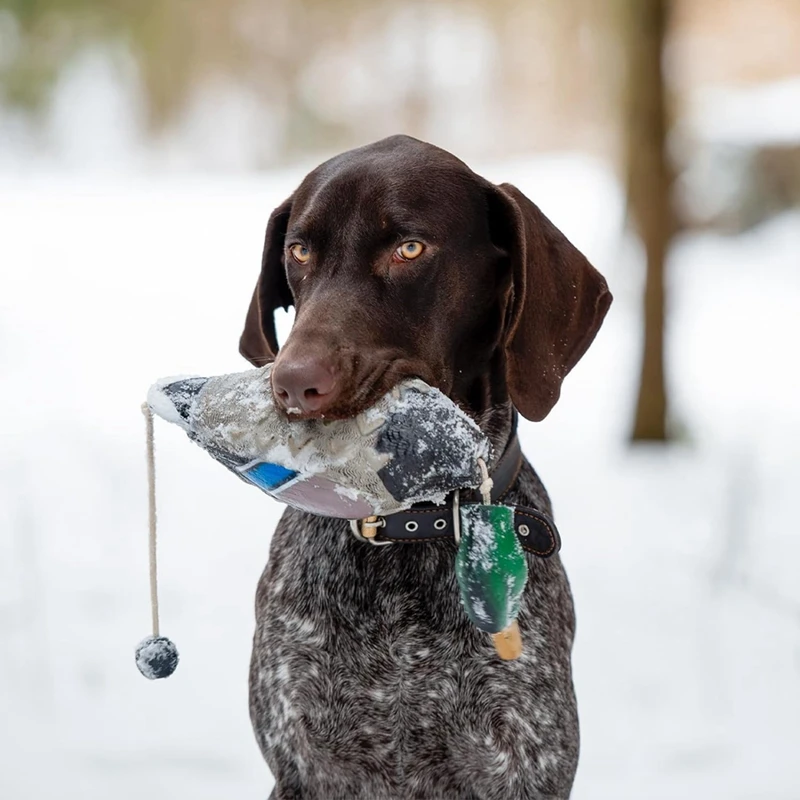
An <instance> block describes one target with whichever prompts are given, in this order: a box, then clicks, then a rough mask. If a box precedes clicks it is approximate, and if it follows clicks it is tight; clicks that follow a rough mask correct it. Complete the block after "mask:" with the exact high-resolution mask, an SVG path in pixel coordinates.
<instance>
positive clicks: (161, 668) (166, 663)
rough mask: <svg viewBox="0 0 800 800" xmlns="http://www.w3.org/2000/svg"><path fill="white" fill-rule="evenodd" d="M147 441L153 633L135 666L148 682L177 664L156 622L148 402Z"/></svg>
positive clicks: (175, 650) (142, 645)
mask: <svg viewBox="0 0 800 800" xmlns="http://www.w3.org/2000/svg"><path fill="white" fill-rule="evenodd" d="M142 414H144V419H145V439H146V442H147V496H148V497H147V499H148V503H147V506H148V528H149V536H148V551H149V556H150V610H151V612H152V622H153V634H152V636H148V637H147V638H146V639H142V641H141V642H139V644H138V646H137V647H136V666H137V667H138V668H139V672H141V673H142V675H144V677H145V678H147V679H148V680H151V681H155V680H158V679H159V678H168V677H169V676H170V675H172V673H173V672H175V668H176V667H177V666H178V661H179V656H178V648H177V647H175V645H174V643H173V642H172V640H170V639H168V638H167V637H166V636H161V635H160V633H159V624H158V569H157V561H156V524H157V517H156V455H155V439H154V436H153V414H152V412H151V411H150V407H149V406H148V405H147V403H143V404H142Z"/></svg>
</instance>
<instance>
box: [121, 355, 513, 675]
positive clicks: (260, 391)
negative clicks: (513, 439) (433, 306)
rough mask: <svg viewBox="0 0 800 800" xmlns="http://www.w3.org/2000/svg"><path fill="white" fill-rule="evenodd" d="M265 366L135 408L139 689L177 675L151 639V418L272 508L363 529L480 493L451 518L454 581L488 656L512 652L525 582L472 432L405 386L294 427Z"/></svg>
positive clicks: (188, 384)
mask: <svg viewBox="0 0 800 800" xmlns="http://www.w3.org/2000/svg"><path fill="white" fill-rule="evenodd" d="M270 370H271V365H267V366H266V367H262V368H261V369H255V370H248V371H246V372H239V373H234V374H230V375H221V376H217V377H210V378H201V377H187V378H166V379H162V380H160V381H158V382H157V383H156V384H155V385H154V386H152V387H151V389H150V391H149V392H148V396H147V403H146V404H145V405H144V406H143V411H144V412H145V417H146V419H147V424H148V468H149V469H148V472H149V475H150V502H151V513H150V534H151V546H150V555H151V600H152V603H153V636H152V637H148V638H147V639H145V640H144V641H143V642H142V643H140V645H139V647H138V648H137V653H136V662H137V665H138V666H139V669H140V671H141V672H142V674H144V675H145V677H148V678H151V679H155V678H160V677H166V676H167V675H170V674H171V673H172V672H173V671H174V669H175V667H176V666H177V663H178V653H177V650H176V648H175V646H174V645H173V644H172V642H171V641H170V640H169V639H167V638H166V637H163V636H160V634H159V631H158V607H157V593H156V577H155V490H154V474H155V472H154V462H153V449H152V415H153V414H156V415H157V416H159V417H161V418H162V419H164V420H166V421H167V422H171V423H174V424H176V425H178V426H180V427H181V428H183V430H184V431H186V433H187V435H188V436H189V438H190V439H191V440H192V441H193V442H195V444H197V445H199V446H200V447H202V448H203V449H204V450H205V451H206V452H207V453H209V455H211V456H212V457H213V458H214V459H216V460H217V461H219V462H220V463H221V464H223V465H224V466H225V467H227V468H228V469H229V470H231V471H232V472H234V473H235V474H236V475H237V476H238V477H239V478H241V479H242V480H244V481H246V482H247V483H250V484H252V485H254V486H256V487H258V488H259V489H261V490H262V491H264V492H266V493H267V494H268V495H270V496H271V497H274V498H275V499H277V500H280V501H281V502H283V503H287V504H288V505H291V506H293V507H294V508H298V509H300V510H303V511H308V512H311V513H313V514H319V515H323V516H329V517H340V518H343V519H348V520H362V521H363V523H362V524H367V525H369V524H370V522H369V521H370V520H376V519H378V518H379V517H381V516H385V515H390V514H393V513H396V512H399V511H403V510H405V509H408V508H410V507H411V506H412V505H414V504H415V503H419V502H429V503H430V502H432V503H440V504H441V503H444V502H445V500H446V499H447V498H448V496H450V495H451V494H452V493H453V492H458V491H459V490H462V489H479V490H480V492H481V496H482V497H483V501H484V504H476V503H473V504H471V505H469V506H465V507H463V508H461V509H460V512H459V511H456V512H455V514H456V516H457V517H458V523H460V524H459V525H457V528H460V531H459V534H458V535H457V538H458V540H459V548H458V553H457V556H456V564H455V569H456V576H457V578H458V582H459V586H460V588H461V599H462V603H463V605H464V608H465V611H466V613H467V615H468V616H469V618H470V619H471V620H472V621H473V623H474V624H475V625H476V626H477V627H478V628H480V629H481V630H484V631H486V632H488V633H491V634H494V635H495V644H496V645H497V647H498V652H499V653H500V654H501V656H502V657H504V658H514V657H516V656H518V655H519V652H520V651H521V642H520V640H519V632H518V629H517V626H516V622H515V619H516V615H517V613H518V611H519V605H520V598H521V595H522V592H523V590H524V588H525V583H526V580H527V566H526V562H525V557H524V554H523V551H522V547H521V546H520V543H519V541H518V540H517V536H516V534H515V532H514V509H512V508H510V507H507V506H502V505H492V504H491V498H490V491H491V487H492V481H491V479H490V478H489V474H488V470H487V467H486V464H487V462H488V461H489V460H490V450H491V448H490V444H489V441H488V439H487V438H486V437H485V436H484V434H483V433H482V432H481V430H480V429H479V428H478V426H477V425H476V424H475V422H474V421H473V420H472V419H470V418H469V417H468V416H467V415H466V414H465V413H464V412H463V411H462V410H461V409H460V408H458V406H456V405H455V404H454V403H453V402H452V401H451V400H450V399H449V398H447V397H446V396H445V395H444V394H442V393H441V392H440V391H439V390H438V389H434V388H432V387H430V386H428V385H427V384H425V383H424V382H423V381H421V380H418V379H411V380H406V381H404V382H402V383H400V384H398V385H397V386H396V387H395V388H394V389H393V390H392V391H391V392H389V393H388V394H386V395H384V396H383V397H382V398H380V399H379V400H378V401H377V402H376V403H375V405H373V406H372V407H370V408H369V409H367V410H366V411H364V412H362V413H361V414H359V415H358V416H357V417H354V418H352V419H346V420H330V421H329V420H324V419H297V418H294V419H293V418H292V415H291V414H288V415H287V414H286V413H284V412H283V411H281V410H280V409H279V408H277V407H276V405H275V403H274V401H273V397H272V389H271V382H270Z"/></svg>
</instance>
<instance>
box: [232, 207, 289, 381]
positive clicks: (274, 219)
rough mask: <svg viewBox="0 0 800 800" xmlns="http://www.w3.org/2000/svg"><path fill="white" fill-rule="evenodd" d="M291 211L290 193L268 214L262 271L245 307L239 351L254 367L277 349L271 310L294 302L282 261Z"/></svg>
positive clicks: (265, 360)
mask: <svg viewBox="0 0 800 800" xmlns="http://www.w3.org/2000/svg"><path fill="white" fill-rule="evenodd" d="M291 211H292V198H291V197H290V198H289V199H288V200H285V201H284V202H283V203H281V204H280V205H279V206H278V207H277V208H276V209H275V210H274V211H273V212H272V214H271V215H270V218H269V223H267V235H266V237H265V239H264V254H263V256H262V258H261V275H259V277H258V283H256V288H255V290H254V291H253V298H252V300H250V308H248V309H247V319H246V320H245V323H244V331H242V335H241V337H240V338H239V352H240V353H241V354H242V355H243V356H244V357H245V358H246V359H247V360H248V361H249V362H250V363H251V364H253V365H254V366H256V367H263V366H264V364H268V363H269V362H270V361H272V360H274V358H275V356H276V355H277V353H278V336H277V334H276V332H275V319H274V317H273V312H274V311H275V309H277V308H283V309H287V308H289V306H290V305H292V304H293V303H294V300H293V298H292V292H291V290H290V289H289V284H288V282H287V281H286V265H285V264H284V261H283V245H284V239H285V238H286V226H287V225H288V223H289V214H290V213H291Z"/></svg>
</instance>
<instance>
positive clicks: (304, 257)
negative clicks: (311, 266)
mask: <svg viewBox="0 0 800 800" xmlns="http://www.w3.org/2000/svg"><path fill="white" fill-rule="evenodd" d="M289 252H290V253H291V254H292V258H293V259H294V260H295V261H296V262H297V263H298V264H307V263H308V260H309V259H310V258H311V251H310V250H309V249H308V248H307V247H306V246H305V245H302V244H293V245H292V246H291V247H290V248H289Z"/></svg>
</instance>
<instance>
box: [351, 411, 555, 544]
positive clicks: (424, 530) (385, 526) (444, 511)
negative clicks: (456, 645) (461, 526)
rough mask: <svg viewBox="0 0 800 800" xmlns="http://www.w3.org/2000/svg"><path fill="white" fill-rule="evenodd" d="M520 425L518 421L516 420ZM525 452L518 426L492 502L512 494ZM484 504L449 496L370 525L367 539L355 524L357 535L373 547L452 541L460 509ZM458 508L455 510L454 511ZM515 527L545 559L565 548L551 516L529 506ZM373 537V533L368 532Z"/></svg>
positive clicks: (466, 493) (464, 494) (467, 494)
mask: <svg viewBox="0 0 800 800" xmlns="http://www.w3.org/2000/svg"><path fill="white" fill-rule="evenodd" d="M515 422H516V420H515ZM522 458H523V456H522V450H521V448H520V444H519V438H518V437H517V432H516V424H515V425H514V431H513V433H512V436H511V439H510V440H509V443H508V445H506V449H505V452H504V453H503V455H502V456H501V457H500V459H499V461H498V462H497V464H496V465H495V468H494V470H493V471H492V472H491V477H492V480H493V482H494V485H493V486H492V502H493V503H501V502H502V501H503V498H504V497H505V496H506V495H507V494H508V492H509V490H510V489H511V487H512V486H513V485H514V482H515V481H516V479H517V476H518V475H519V471H520V469H521V468H522ZM480 502H481V497H480V494H479V492H477V491H476V490H472V489H470V490H462V491H461V492H459V493H458V496H457V497H456V493H453V494H451V495H449V496H448V498H447V501H446V503H445V504H444V505H436V504H434V503H416V504H415V505H413V506H411V508H409V509H407V510H406V511H398V512H397V513H396V514H387V515H386V516H384V517H379V518H378V519H377V521H376V522H375V523H372V524H369V523H368V524H369V526H370V528H373V529H374V530H375V531H376V533H375V535H374V536H364V535H363V529H360V528H359V523H358V522H355V523H353V531H354V532H355V533H356V535H357V536H359V537H360V538H364V539H365V540H367V541H369V542H371V543H372V544H376V545H378V544H392V543H396V544H415V543H419V542H429V541H433V540H435V539H448V538H450V539H452V538H453V536H454V535H455V532H454V527H453V520H454V515H455V514H456V513H458V512H457V509H458V506H459V505H460V506H465V505H473V504H477V503H480ZM454 504H455V510H454ZM514 526H515V528H516V531H517V538H518V539H519V541H520V544H521V545H522V547H523V549H524V550H527V551H528V552H529V553H534V554H535V555H537V556H540V557H542V558H547V557H548V556H551V555H553V554H554V553H557V552H558V551H559V549H560V548H561V537H560V536H559V535H558V529H557V528H556V525H555V523H554V522H553V520H552V519H550V517H549V516H547V514H544V513H542V512H541V511H538V510H537V509H535V508H528V507H526V506H515V507H514ZM367 533H369V531H367Z"/></svg>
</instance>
